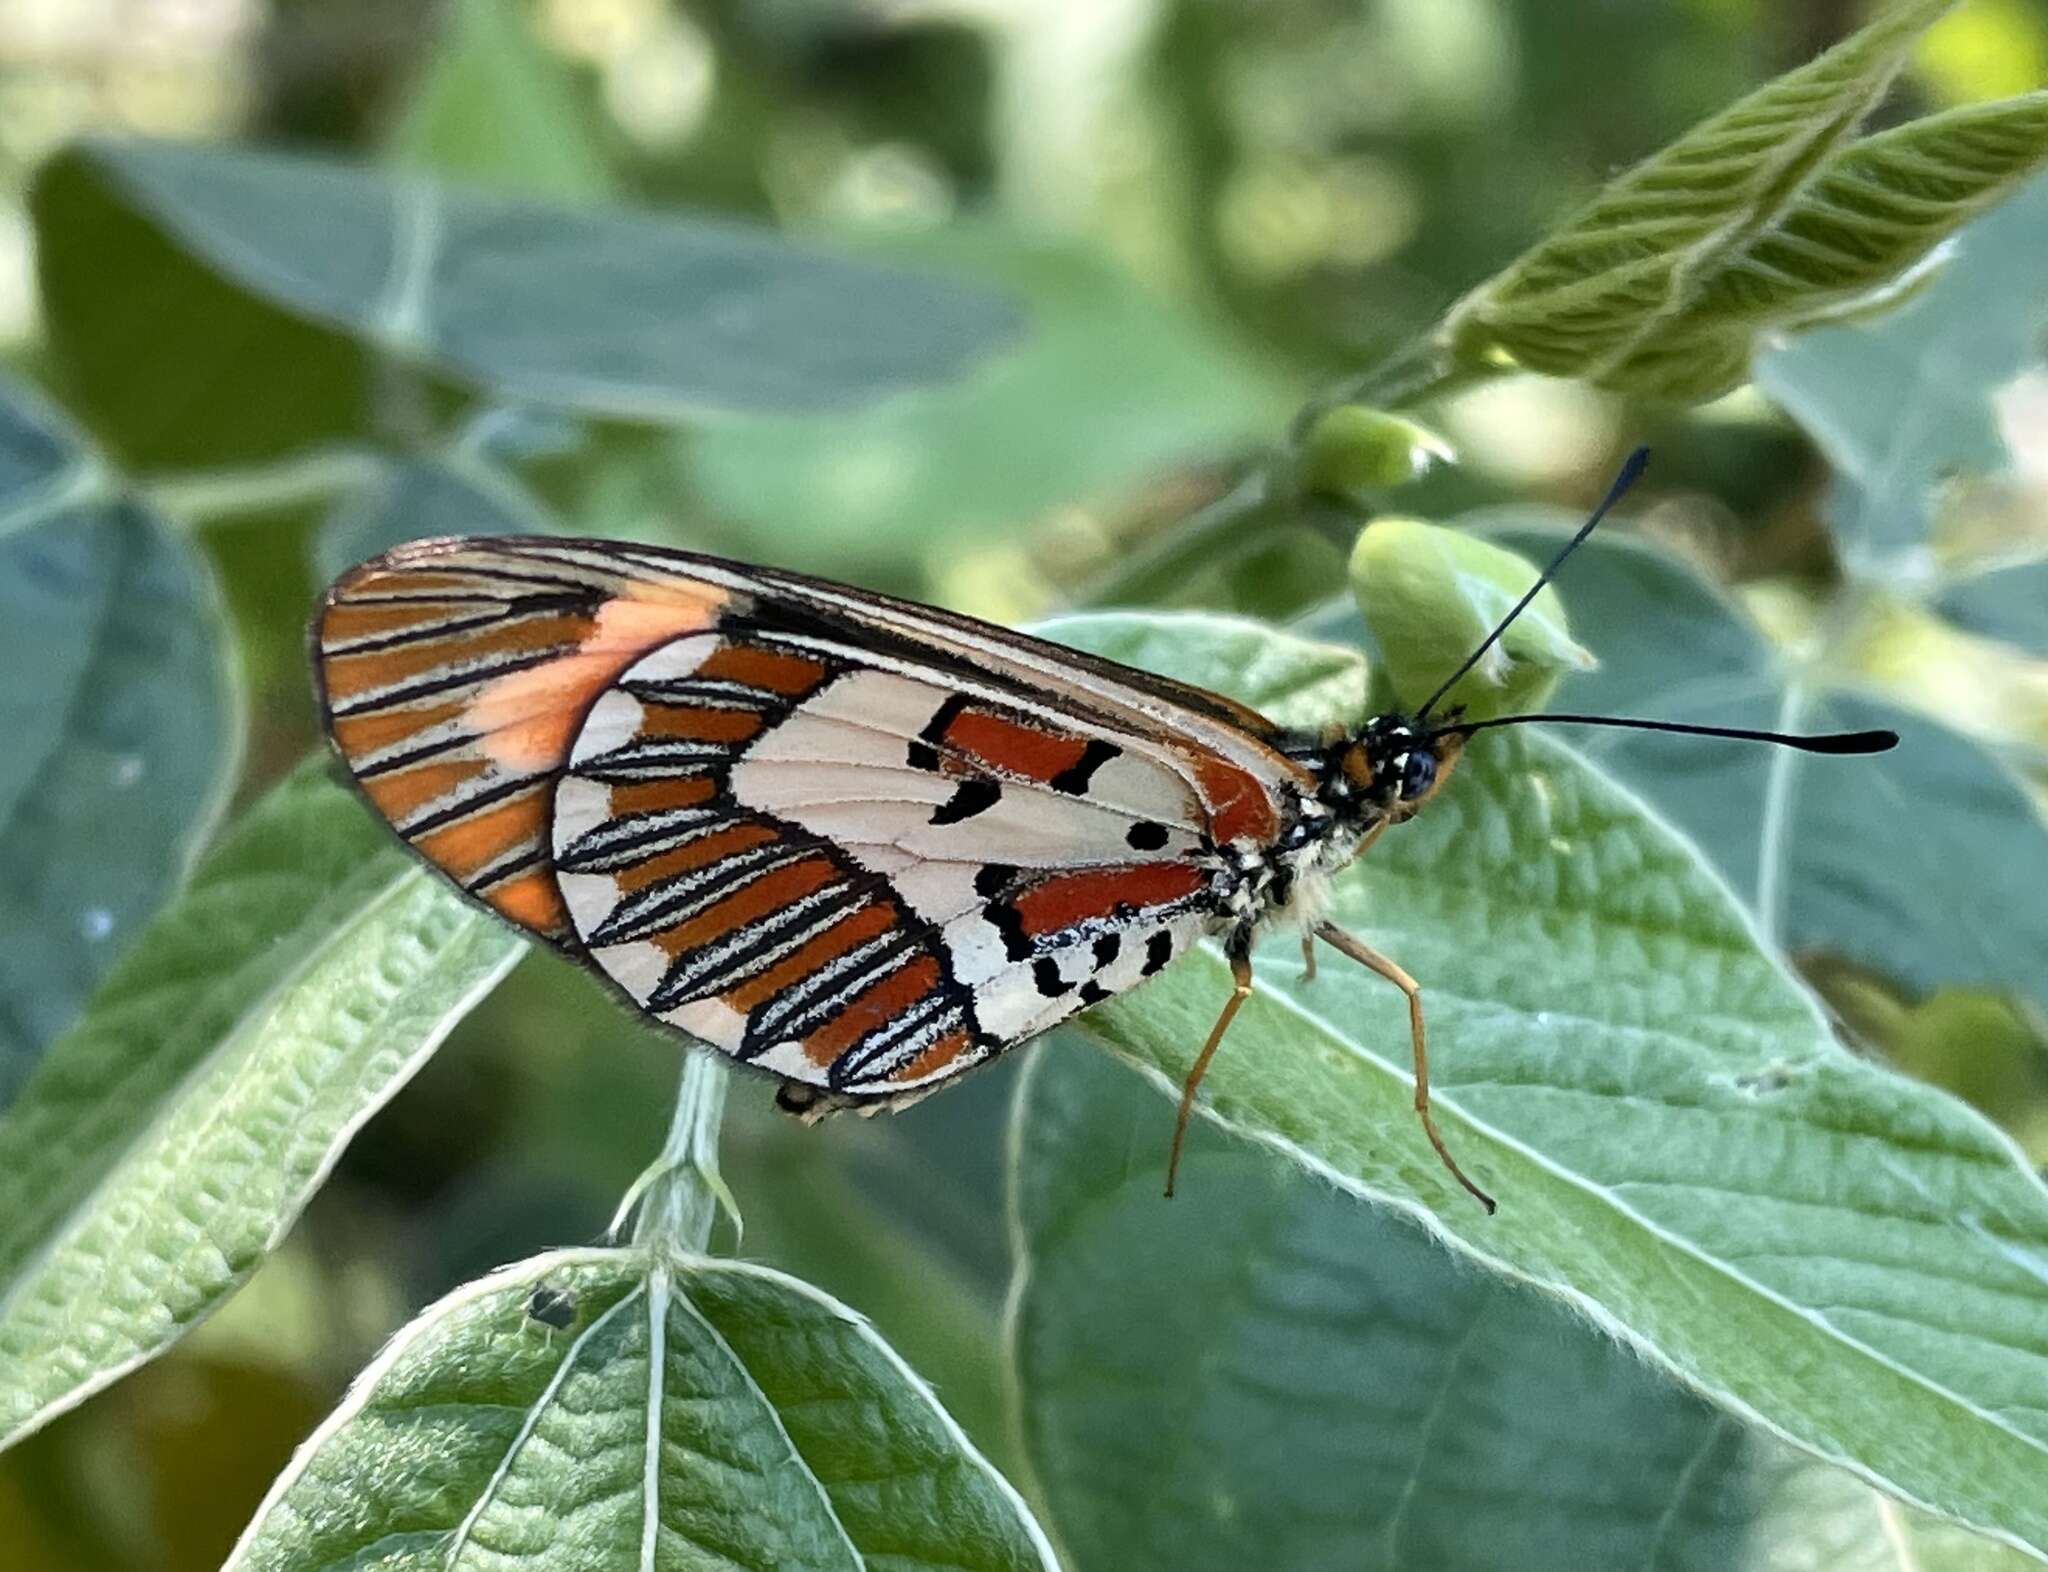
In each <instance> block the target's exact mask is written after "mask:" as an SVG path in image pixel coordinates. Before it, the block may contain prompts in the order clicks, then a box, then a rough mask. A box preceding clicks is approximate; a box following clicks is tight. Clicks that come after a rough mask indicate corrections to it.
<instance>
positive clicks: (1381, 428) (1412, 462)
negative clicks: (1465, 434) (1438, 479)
mask: <svg viewBox="0 0 2048 1572" xmlns="http://www.w3.org/2000/svg"><path fill="white" fill-rule="evenodd" d="M1450 456H1451V448H1450V444H1449V443H1447V442H1445V441H1444V439H1443V438H1442V437H1440V436H1438V435H1437V434H1436V433H1435V432H1433V431H1431V430H1429V429H1428V428H1427V427H1426V426H1418V425H1417V424H1416V423H1415V422H1414V421H1412V420H1403V419H1402V418H1401V417H1400V416H1399V415H1389V414H1388V413H1386V411H1384V410H1378V409H1367V408H1365V407H1364V406H1363V405H1361V404H1342V405H1339V406H1338V407H1337V408H1336V409H1332V410H1327V411H1325V412H1324V413H1323V415H1322V417H1321V418H1320V419H1318V420H1317V421H1316V423H1315V425H1313V426H1312V427H1310V428H1309V434H1308V440H1307V441H1306V442H1305V443H1304V444H1303V445H1302V455H1301V474H1302V480H1303V483H1304V484H1305V486H1306V487H1307V489H1308V490H1310V491H1313V492H1319V493H1321V494H1323V495H1325V496H1332V497H1343V498H1347V499H1350V500H1354V501H1356V500H1359V499H1361V498H1364V497H1370V496H1375V495H1377V494H1379V493H1381V492H1385V491H1391V490H1393V489H1394V488H1395V487H1396V486H1404V485H1406V484H1407V483H1408V482H1409V481H1411V480H1414V479H1415V478H1416V477H1417V476H1419V475H1421V474H1423V473H1425V472H1426V471H1427V470H1428V469H1429V467H1430V465H1432V464H1434V463H1436V462H1437V461H1438V460H1439V459H1448V458H1449V457H1450Z"/></svg>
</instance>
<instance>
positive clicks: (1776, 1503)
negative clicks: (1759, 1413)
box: [1744, 1445, 2040, 1572]
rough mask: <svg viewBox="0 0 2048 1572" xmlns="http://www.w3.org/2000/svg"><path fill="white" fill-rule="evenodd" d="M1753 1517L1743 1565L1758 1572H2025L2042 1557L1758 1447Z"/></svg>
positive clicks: (1819, 1466) (1791, 1455)
mask: <svg viewBox="0 0 2048 1572" xmlns="http://www.w3.org/2000/svg"><path fill="white" fill-rule="evenodd" d="M1755 1450H1756V1453H1757V1456H1756V1459H1755V1462H1754V1463H1753V1465H1752V1470H1751V1485H1750V1490H1751V1494H1752V1495H1753V1496H1754V1497H1755V1508H1754V1511H1755V1516H1754V1518H1753V1520H1752V1527H1751V1529H1750V1536H1749V1554H1748V1556H1747V1558H1746V1560H1745V1562H1744V1565H1745V1566H1753V1567H1755V1568H1756V1572H2027V1569H2029V1568H2038V1567H2039V1566H2040V1562H2039V1561H2037V1560H2036V1559H2035V1558H2034V1557H2032V1556H2030V1555H2027V1554H2025V1553H2024V1552H2023V1551H2019V1550H2011V1549H2007V1548H2006V1547H2005V1546H2003V1545H1999V1544H1995V1543H1993V1542H1992V1541H1990V1540H1987V1539H1984V1538H1983V1537H1982V1536H1980V1535H1977V1534H1973V1533H1971V1532H1970V1531H1969V1530H1967V1529H1963V1528H1958V1527H1956V1525H1955V1524H1953V1523H1944V1522H1943V1521H1941V1520H1940V1519H1939V1518H1936V1517H1930V1516H1929V1515H1928V1514H1927V1513H1925V1512H1916V1511H1914V1510H1913V1509H1912V1508H1911V1507H1908V1506H1902V1505H1900V1504H1899V1503H1898V1502H1896V1501H1893V1500H1891V1499H1890V1498H1889V1497H1886V1496H1882V1495H1879V1494H1878V1493H1877V1492H1876V1491H1874V1490H1872V1489H1870V1487H1869V1486H1867V1485H1865V1484H1863V1483H1862V1482H1861V1481H1860V1480H1858V1479H1856V1478H1855V1477H1854V1476H1852V1475H1850V1474H1847V1473H1845V1472H1843V1471H1842V1470H1841V1469H1839V1468H1829V1467H1828V1466H1827V1465H1825V1464H1823V1463H1816V1462H1814V1461H1813V1460H1812V1459H1811V1458H1806V1457H1801V1456H1799V1455H1798V1454H1797V1453H1795V1452H1792V1451H1790V1450H1789V1449H1785V1448H1773V1447H1765V1446H1761V1445H1759V1446H1757V1447H1756V1449H1755Z"/></svg>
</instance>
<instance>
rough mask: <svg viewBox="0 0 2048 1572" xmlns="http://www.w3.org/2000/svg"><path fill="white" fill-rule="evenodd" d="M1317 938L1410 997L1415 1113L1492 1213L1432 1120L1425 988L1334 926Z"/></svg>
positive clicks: (1454, 1172) (1321, 926) (1447, 1162)
mask: <svg viewBox="0 0 2048 1572" xmlns="http://www.w3.org/2000/svg"><path fill="white" fill-rule="evenodd" d="M1316 937H1318V938H1319V939H1321V940H1322V941H1323V942H1324V943H1325V944H1328V945H1330V946H1331V947H1332V948H1333V949H1336V950H1338V951H1341V952H1342V953H1343V954H1345V955H1348V956H1350V957H1351V959H1352V960H1354V961H1356V962H1358V963H1359V965H1361V966H1367V967H1370V968H1371V969H1372V970H1373V971H1376V972H1378V973H1379V974H1380V976H1382V977H1384V978H1386V980H1387V981H1388V982H1390V983H1392V984H1393V985H1394V986H1395V987H1396V988H1399V989H1400V990H1401V992H1402V993H1404V994H1406V995H1407V996H1408V1036H1409V1041H1410V1044H1411V1046H1412V1047H1413V1048H1414V1052H1415V1113H1416V1116H1417V1117H1418V1118H1420V1119H1421V1120H1422V1133H1423V1134H1424V1135H1426V1136H1428V1137H1429V1144H1430V1145H1431V1146H1432V1147H1434V1148H1435V1149H1436V1155H1437V1157H1438V1158H1439V1159H1441V1161H1442V1162H1443V1165H1444V1167H1446V1168H1447V1169H1449V1170H1450V1173H1451V1177H1452V1178H1453V1179H1455V1180H1457V1181H1458V1183H1459V1184H1461V1185H1463V1186H1464V1187H1465V1188H1466V1189H1467V1190H1469V1191H1471V1192H1472V1196H1473V1198H1474V1199H1475V1200H1477V1201H1478V1202H1479V1204H1480V1205H1481V1206H1483V1207H1485V1208H1486V1210H1487V1211H1488V1212H1489V1213H1491V1212H1492V1211H1493V1209H1494V1200H1493V1197H1492V1196H1490V1195H1488V1194H1487V1193H1486V1192H1485V1191H1484V1190H1482V1189H1480V1188H1479V1186H1478V1185H1476V1184H1474V1183H1473V1182H1472V1181H1471V1180H1470V1179H1467V1178H1466V1177H1465V1170H1464V1169H1462V1168H1460V1167H1459V1166H1458V1163H1457V1159H1456V1158H1454V1157H1452V1156H1451V1149H1450V1148H1449V1147H1447V1146H1445V1145H1444V1138H1443V1137H1442V1136H1441V1135H1439V1134H1438V1133H1437V1128H1436V1120H1434V1119H1433V1118H1431V1117H1430V1113H1429V1047H1428V1044H1427V1043H1426V1042H1425V1041H1424V1038H1423V1032H1422V985H1421V984H1420V983H1418V982H1416V980H1415V979H1414V978H1413V977H1410V976H1409V975H1408V974H1407V973H1406V972H1405V971H1403V970H1402V969H1401V968H1400V967H1399V966H1398V965H1396V964H1395V963H1394V962H1393V961H1391V960H1389V959H1388V958H1387V957H1386V956H1384V955H1382V954H1380V952H1379V951H1378V950H1375V949H1374V948H1373V947H1372V946H1371V945H1369V944H1367V943H1366V942H1365V941H1364V940H1362V939H1359V938H1356V937H1354V936H1353V935H1351V934H1348V933H1346V932H1345V931H1344V930H1343V929H1342V928H1339V927H1338V926H1337V925H1336V924H1335V923H1333V922H1322V923H1317V924H1316Z"/></svg>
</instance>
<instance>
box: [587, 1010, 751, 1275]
mask: <svg viewBox="0 0 2048 1572" xmlns="http://www.w3.org/2000/svg"><path fill="white" fill-rule="evenodd" d="M725 1078H726V1069H725V1066H724V1065H723V1064H721V1063H719V1061H718V1059H717V1057H716V1055H714V1054H711V1053H709V1052H698V1051H695V1050H688V1051H685V1053H684V1054H683V1074H682V1082H681V1084H680V1085H679V1086H678V1087H677V1089H676V1111H675V1115H674V1117H673V1118H672V1119H670V1121H669V1127H668V1140H667V1142H666V1143H665V1144H664V1145H663V1147H662V1149H661V1155H660V1156H659V1157H657V1158H656V1159H655V1160H654V1163H653V1165H652V1166H651V1167H649V1168H648V1170H647V1171H646V1172H645V1173H643V1174H642V1175H641V1176H640V1177H639V1178H638V1179H636V1180H634V1181H633V1187H632V1188H631V1189H630V1190H628V1191H627V1192H626V1198H625V1200H623V1201H621V1202H620V1203H619V1210H618V1215H617V1216H616V1217H615V1218H614V1219H613V1220H612V1232H613V1233H614V1234H616V1233H617V1232H618V1231H619V1229H620V1228H621V1226H622V1225H623V1224H624V1222H625V1218H626V1215H627V1214H628V1213H629V1212H631V1211H632V1210H633V1208H634V1206H635V1205H636V1203H637V1205H638V1207H639V1216H638V1218H637V1219H636V1220H635V1222H634V1225H633V1242H634V1243H635V1244H637V1245H641V1246H644V1247H646V1248H648V1249H650V1250H660V1251H663V1252H664V1253H667V1254H671V1255H701V1254H703V1253H704V1251H705V1250H706V1248H708V1247H709V1245H710V1243H711V1225H712V1224H713V1223H715V1222H716V1221H717V1220H718V1214H719V1213H720V1212H721V1211H723V1212H724V1213H725V1214H726V1215H727V1216H728V1217H730V1218H731V1219H732V1223H733V1229H734V1231H735V1232H737V1231H738V1230H739V1226H740V1214H739V1209H738V1207H737V1206H735V1205H734V1204H733V1198H732V1192H731V1191H730V1190H728V1189H727V1188H726V1185H725V1180H724V1179H723V1178H722V1177H720V1175H719V1172H718V1131H719V1126H720V1124H721V1123H722V1122H723V1120H724V1117H725Z"/></svg>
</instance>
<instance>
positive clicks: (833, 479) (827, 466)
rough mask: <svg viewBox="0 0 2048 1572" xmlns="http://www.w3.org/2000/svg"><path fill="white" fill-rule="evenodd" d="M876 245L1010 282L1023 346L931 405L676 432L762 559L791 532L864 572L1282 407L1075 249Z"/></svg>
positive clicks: (1039, 508)
mask: <svg viewBox="0 0 2048 1572" xmlns="http://www.w3.org/2000/svg"><path fill="white" fill-rule="evenodd" d="M889 254H890V255H892V256H899V257H901V259H902V260H903V261H904V262H906V263H911V262H919V261H927V260H929V261H931V262H936V263H942V264H945V265H946V266H948V267H949V269H951V270H954V271H958V272H960V273H962V274H966V275H969V276H978V277H982V278H985V279H987V280H988V281H989V282H990V283H991V284H993V285H997V286H999V287H1002V288H1004V289H1006V290H1008V291H1010V292H1011V293H1013V294H1015V295H1016V296H1018V297H1019V298H1021V299H1022V300H1024V301H1025V302H1026V304H1027V305H1028V306H1029V308H1030V310H1031V316H1032V337H1031V341H1030V342H1029V343H1028V344H1026V345H1025V346H1023V347H1022V348H1021V349H1020V350H1019V352H1018V353H1017V354H1015V355H1012V356H1010V357H1007V358H1006V359H1005V360H1003V361H1002V362H1001V363H1000V364H998V365H995V366H992V367H991V368H990V369H989V371H988V372H987V373H986V374H985V375H983V376H981V377H979V378H977V379H976V380H975V381H974V382H973V383H972V384H970V385H969V386H967V387H964V388H962V389H960V390H959V391H958V392H956V393H952V394H949V395H948V396H947V397H945V398H944V399H926V400H917V401H910V400H905V401H903V402H900V403H897V404H894V405H890V406H887V407H885V408H881V409H876V410H873V411H870V412H867V413H865V414H862V415H858V416H854V417H850V418H833V419H825V418H815V417H814V418H809V419H803V420H773V421H761V422H758V423H753V424H750V425H747V426H744V427H733V428H730V429H726V430H720V431H714V432H709V433H706V434H705V435H704V437H703V438H702V439H701V440H700V441H698V442H695V443H693V444H692V450H691V451H692V454H693V456H694V457H695V459H696V460H697V463H698V469H697V476H698V478H699V480H700V481H701V483H702V485H703V487H704V490H705V493H706V495H707V497H708V498H709V499H710V501H711V502H712V503H713V504H714V505H715V506H717V507H719V508H721V509H723V510H724V511H725V512H727V513H728V514H730V515H732V516H734V517H735V518H737V519H739V520H740V521H742V522H743V523H745V524H746V525H747V526H749V527H750V529H751V531H752V533H753V534H754V535H756V536H757V537H758V539H759V540H760V542H761V550H762V552H763V553H764V554H767V553H771V552H776V551H780V550H783V549H785V546H784V543H785V542H787V541H789V540H792V539H796V538H798V535H799V534H800V538H801V539H802V542H803V549H804V553H805V558H804V562H805V566H806V567H808V568H811V569H813V570H816V571H821V572H845V573H872V572H873V571H874V568H875V564H876V562H877V561H878V560H881V559H886V558H887V557H889V556H895V557H899V558H900V557H903V556H907V555H915V554H918V553H920V552H922V551H926V550H929V549H930V548H931V547H933V546H934V545H936V544H937V543H939V542H944V543H946V544H947V547H948V549H949V550H956V549H957V547H958V545H959V543H960V542H961V541H962V540H963V539H971V538H972V537H973V536H975V535H977V534H983V533H988V532H993V531H995V530H997V529H999V528H1003V527H1014V526H1015V525H1016V524H1018V523H1019V522H1020V521H1023V520H1027V519H1031V518H1034V517H1036V516H1038V515H1040V514H1042V513H1044V512H1046V511H1048V510H1050V509H1052V508H1055V507H1058V506H1060V505H1062V504H1065V503H1071V502H1074V501H1076V500H1078V499H1082V498H1086V497H1090V496H1094V495H1098V494H1100V493H1102V492H1105V491H1109V490H1113V489H1115V488H1118V487H1123V486H1133V485H1136V484H1137V483H1138V482H1139V481H1140V480H1141V479H1142V478H1143V477H1144V476H1145V475H1146V474H1147V473H1148V472H1150V471H1152V470H1154V469H1157V468H1159V467H1161V466H1164V465H1166V464H1168V463H1171V462H1173V461H1175V460H1179V459H1184V458H1187V457H1189V456H1190V455H1201V456H1204V457H1207V456H1210V455H1212V454H1213V453H1214V452H1215V450H1216V449H1217V447H1218V446H1219V445H1228V444H1231V443H1235V442H1242V441H1246V440H1249V439H1250V438H1252V437H1253V436H1255V435H1256V434H1257V433H1259V432H1261V431H1265V430H1270V429H1271V426H1272V423H1273V422H1274V421H1275V420H1276V419H1278V418H1279V417H1280V415H1281V414H1282V413H1283V411H1282V407H1281V400H1280V398H1279V396H1278V392H1277V389H1276V386H1275V384H1274V383H1273V381H1272V380H1271V378H1270V376H1269V374H1268V373H1267V372H1266V371H1265V369H1264V368H1262V367H1261V366H1260V365H1259V364H1258V363H1257V362H1256V361H1254V360H1252V359H1250V358H1249V357H1247V356H1246V355H1245V354H1244V353H1243V352H1242V351H1241V350H1239V349H1238V348H1237V347H1236V346H1234V345H1232V344H1231V343H1229V342H1228V341H1227V340H1224V339H1222V338H1220V337H1219V336H1218V335H1217V334H1216V333H1215V332H1214V330H1213V329H1210V328H1208V327H1206V326H1205V325H1204V324H1203V323H1202V322H1200V321H1199V319H1196V318H1194V317H1191V316H1190V315H1189V314H1188V313H1187V312H1186V311H1184V310H1180V309H1175V308H1172V307H1169V306H1167V305H1165V304H1163V303H1161V302H1160V301H1159V300H1157V299H1155V298H1153V297H1152V296H1150V295H1148V294H1147V293H1146V292H1144V291H1143V290H1141V289H1139V288H1138V287H1137V286H1136V285H1135V284H1133V283H1132V282H1131V280H1129V279H1128V278H1126V277H1124V276H1122V275H1121V274H1119V273H1118V272H1116V271H1115V270H1114V269H1113V268H1111V267H1110V266H1109V265H1108V264H1106V263H1105V262H1103V261H1101V260H1099V259H1097V258H1095V257H1092V256H1090V255H1088V254H1086V253H1085V252H1080V251H1076V250H1073V249H1071V248H1059V247H1054V246H1050V245H1044V244H1038V245H1020V243H1019V241H1018V239H1017V237H1016V236H1015V235H1012V234H1007V233H1003V232H1001V231H996V230H967V231H961V232H957V233H946V234H941V235H936V236H930V237H920V238H919V239H917V240H916V241H914V242H909V243H904V244H901V245H899V246H897V247H895V248H892V250H891V251H890V253H889ZM792 532H797V533H792Z"/></svg>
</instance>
